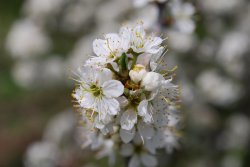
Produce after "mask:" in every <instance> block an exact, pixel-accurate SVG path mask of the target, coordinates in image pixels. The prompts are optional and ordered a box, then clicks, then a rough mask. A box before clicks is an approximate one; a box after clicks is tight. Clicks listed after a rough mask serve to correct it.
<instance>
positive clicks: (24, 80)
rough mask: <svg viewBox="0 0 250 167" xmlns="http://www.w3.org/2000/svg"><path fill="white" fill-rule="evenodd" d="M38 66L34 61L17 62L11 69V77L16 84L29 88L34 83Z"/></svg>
mask: <svg viewBox="0 0 250 167" xmlns="http://www.w3.org/2000/svg"><path fill="white" fill-rule="evenodd" d="M37 66H38V64H37V63H36V62H34V61H19V62H18V63H16V64H15V65H14V67H13V68H12V77H13V79H14V81H15V82H16V84H18V85H19V86H21V87H24V88H29V87H32V85H33V84H34V82H35V78H36V76H37Z"/></svg>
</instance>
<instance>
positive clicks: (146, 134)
mask: <svg viewBox="0 0 250 167" xmlns="http://www.w3.org/2000/svg"><path fill="white" fill-rule="evenodd" d="M138 131H139V133H140V135H141V136H142V137H143V139H151V138H152V137H153V136H154V128H153V127H152V126H151V125H150V124H146V123H144V122H143V121H140V122H139V124H138Z"/></svg>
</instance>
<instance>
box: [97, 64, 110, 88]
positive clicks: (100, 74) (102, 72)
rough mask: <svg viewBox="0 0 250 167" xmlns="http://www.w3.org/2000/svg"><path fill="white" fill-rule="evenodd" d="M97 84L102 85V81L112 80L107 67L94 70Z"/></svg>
mask: <svg viewBox="0 0 250 167" xmlns="http://www.w3.org/2000/svg"><path fill="white" fill-rule="evenodd" d="M96 77H97V81H98V85H99V86H102V85H103V84H104V82H106V81H109V80H112V72H111V71H110V70H109V69H107V68H102V69H99V70H98V71H96Z"/></svg>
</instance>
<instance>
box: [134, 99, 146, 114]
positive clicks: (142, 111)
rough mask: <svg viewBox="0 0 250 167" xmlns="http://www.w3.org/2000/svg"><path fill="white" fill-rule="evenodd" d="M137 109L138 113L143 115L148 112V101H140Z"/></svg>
mask: <svg viewBox="0 0 250 167" xmlns="http://www.w3.org/2000/svg"><path fill="white" fill-rule="evenodd" d="M137 109H138V115H140V116H142V117H144V116H145V115H146V114H147V112H148V101H147V100H143V101H141V102H140V104H139V105H138V107H137Z"/></svg>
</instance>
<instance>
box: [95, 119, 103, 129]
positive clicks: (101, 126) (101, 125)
mask: <svg viewBox="0 0 250 167" xmlns="http://www.w3.org/2000/svg"><path fill="white" fill-rule="evenodd" d="M94 124H95V127H96V128H98V129H103V128H104V127H105V125H104V124H103V123H102V122H100V120H99V118H98V117H95V122H94Z"/></svg>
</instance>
